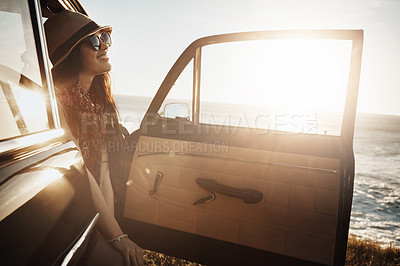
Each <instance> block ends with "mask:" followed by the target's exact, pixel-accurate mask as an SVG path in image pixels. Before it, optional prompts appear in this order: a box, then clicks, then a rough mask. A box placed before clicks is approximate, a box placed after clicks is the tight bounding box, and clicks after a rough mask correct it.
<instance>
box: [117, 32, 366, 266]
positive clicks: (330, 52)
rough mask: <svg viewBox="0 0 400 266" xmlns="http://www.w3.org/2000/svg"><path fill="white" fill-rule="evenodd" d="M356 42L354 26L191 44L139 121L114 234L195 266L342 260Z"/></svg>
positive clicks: (357, 74) (332, 262)
mask: <svg viewBox="0 0 400 266" xmlns="http://www.w3.org/2000/svg"><path fill="white" fill-rule="evenodd" d="M362 43H363V31H362V30H303V31H262V32H246V33H234V34H225V35H217V36H210V37H205V38H201V39H198V40H196V41H195V42H193V43H192V44H191V45H190V46H189V47H188V48H187V49H186V50H185V51H184V53H183V54H182V55H181V56H180V57H179V59H178V60H177V61H176V63H175V64H174V66H173V67H172V69H171V70H170V72H169V73H168V75H167V76H166V78H165V80H164V81H163V83H162V85H161V87H160V89H159V90H158V92H157V94H156V96H155V97H154V99H153V101H152V103H151V105H150V107H149V109H148V111H147V113H146V115H145V117H144V120H143V121H142V124H141V128H140V131H139V132H140V137H139V138H138V142H137V146H136V150H135V153H134V155H133V161H132V165H131V169H130V175H129V179H128V180H127V181H126V191H125V192H124V194H123V204H122V208H120V213H119V215H120V217H119V218H120V221H121V223H122V225H123V227H124V230H125V231H126V232H127V233H128V234H129V235H130V236H132V238H133V239H134V240H135V241H137V243H138V244H139V245H141V246H142V247H144V248H147V249H151V250H156V251H160V252H164V253H166V254H170V255H174V256H177V257H180V258H186V259H189V260H192V261H197V262H200V263H205V264H217V265H221V264H230V265H232V264H240V265H259V264H261V263H262V264H268V265H274V264H279V265H300V264H304V265H308V264H310V265H312V264H327V265H341V264H344V261H345V253H346V245H347V235H348V228H349V220H350V210H351V202H352V194H353V179H354V155H353V132H354V121H355V114H356V103H357V93H358V85H359V78H360V67H361V55H362Z"/></svg>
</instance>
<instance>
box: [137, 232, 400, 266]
mask: <svg viewBox="0 0 400 266" xmlns="http://www.w3.org/2000/svg"><path fill="white" fill-rule="evenodd" d="M144 264H145V265H190V266H197V265H200V264H198V263H194V262H190V261H186V260H182V259H178V258H174V257H171V256H167V255H164V254H161V253H157V252H153V251H148V250H145V251H144ZM346 265H371V266H372V265H374V266H375V265H400V248H394V247H392V246H389V247H385V248H383V247H381V246H379V245H378V244H377V243H376V242H375V241H370V240H361V239H360V238H358V237H355V236H350V238H349V241H348V245H347V253H346Z"/></svg>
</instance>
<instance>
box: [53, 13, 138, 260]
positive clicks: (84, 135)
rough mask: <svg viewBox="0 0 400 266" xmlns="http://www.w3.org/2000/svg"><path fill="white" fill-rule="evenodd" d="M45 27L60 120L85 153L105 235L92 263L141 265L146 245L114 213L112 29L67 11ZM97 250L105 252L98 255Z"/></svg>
mask: <svg viewBox="0 0 400 266" xmlns="http://www.w3.org/2000/svg"><path fill="white" fill-rule="evenodd" d="M45 30H46V37H47V45H48V51H49V55H50V60H51V61H52V63H53V69H52V72H53V77H54V84H55V86H56V91H57V92H56V94H57V98H58V101H59V103H60V104H61V106H60V109H61V110H60V118H61V123H62V124H63V125H62V126H63V128H64V129H67V128H69V131H68V130H66V133H67V134H70V136H71V138H72V139H73V140H74V141H75V143H76V144H77V146H78V147H79V148H80V150H81V152H82V156H83V159H84V161H85V165H86V168H87V172H88V177H89V183H90V187H91V192H92V198H93V203H94V206H95V208H96V210H97V211H98V212H99V213H100V219H99V222H98V225H99V230H100V232H101V234H102V236H103V239H100V240H99V241H98V245H97V247H96V248H95V252H94V255H93V256H92V257H91V258H90V259H89V261H90V262H89V264H94V265H118V260H120V262H124V264H125V265H141V264H143V252H142V249H141V248H140V247H139V246H138V245H136V244H135V243H134V242H132V241H131V240H130V239H129V238H128V236H127V235H126V234H124V233H123V232H122V230H121V228H120V226H119V225H118V223H117V221H116V219H115V218H114V195H113V190H112V185H111V179H110V171H111V172H112V173H115V171H112V170H113V167H115V168H120V167H119V166H118V165H114V164H113V163H110V162H109V158H110V159H111V158H112V157H114V155H113V156H110V154H109V152H107V144H109V143H110V142H113V141H120V140H121V135H122V134H121V131H120V129H119V126H118V125H119V124H118V116H117V108H116V106H115V103H114V100H113V97H112V94H111V83H110V77H109V73H108V72H109V71H110V70H111V65H110V63H109V58H108V56H107V52H108V49H109V47H110V46H111V37H110V34H111V31H112V28H111V27H110V26H104V27H101V26H99V25H98V24H97V23H95V22H94V21H93V20H91V19H90V18H88V17H87V16H84V15H82V14H80V13H76V12H71V11H63V12H61V13H58V14H57V15H54V16H52V17H50V18H49V19H48V20H47V21H46V22H45ZM65 122H67V125H68V126H66V123H65ZM114 146H115V145H114ZM117 161H119V160H117ZM104 239H105V240H106V241H104ZM105 242H108V244H105ZM110 246H112V248H114V250H116V251H118V252H119V254H121V256H122V257H121V256H119V255H118V254H117V256H116V257H113V256H112V255H110V254H106V253H107V251H105V250H106V249H111V250H112V251H113V252H115V251H114V250H113V249H112V248H110ZM96 252H97V253H100V254H103V257H102V258H101V259H99V256H96ZM111 258H112V259H111ZM121 258H123V260H122V259H121ZM96 259H97V260H96ZM110 259H111V261H107V260H110Z"/></svg>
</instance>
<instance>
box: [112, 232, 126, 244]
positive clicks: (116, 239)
mask: <svg viewBox="0 0 400 266" xmlns="http://www.w3.org/2000/svg"><path fill="white" fill-rule="evenodd" d="M124 237H128V234H122V235H119V236H117V237H114V238H112V239H110V240H107V243H112V242H114V241H118V242H121V238H124Z"/></svg>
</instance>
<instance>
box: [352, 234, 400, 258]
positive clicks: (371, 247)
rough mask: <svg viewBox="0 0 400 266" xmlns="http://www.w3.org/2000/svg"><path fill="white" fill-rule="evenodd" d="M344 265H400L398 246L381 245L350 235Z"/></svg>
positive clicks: (399, 249)
mask: <svg viewBox="0 0 400 266" xmlns="http://www.w3.org/2000/svg"><path fill="white" fill-rule="evenodd" d="M346 265H400V248H395V247H393V246H392V245H390V246H388V247H381V246H380V245H379V244H378V243H377V242H376V241H371V240H364V239H360V237H356V236H350V237H349V241H348V244H347V252H346Z"/></svg>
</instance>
